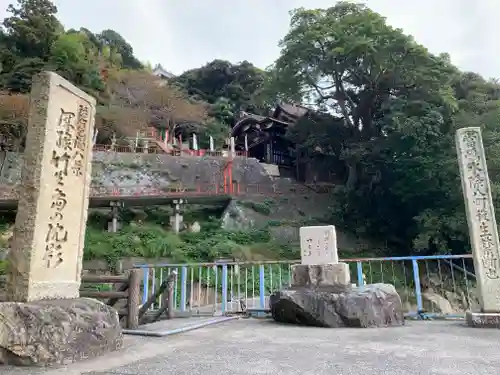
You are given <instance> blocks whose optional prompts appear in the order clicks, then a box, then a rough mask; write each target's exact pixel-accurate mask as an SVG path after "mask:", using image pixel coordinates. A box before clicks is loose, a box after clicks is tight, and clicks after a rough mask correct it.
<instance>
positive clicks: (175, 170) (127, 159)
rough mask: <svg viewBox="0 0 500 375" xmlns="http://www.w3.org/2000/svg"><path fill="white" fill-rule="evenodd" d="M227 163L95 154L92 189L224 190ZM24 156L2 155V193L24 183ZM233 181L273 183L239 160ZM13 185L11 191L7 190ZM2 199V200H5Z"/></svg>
mask: <svg viewBox="0 0 500 375" xmlns="http://www.w3.org/2000/svg"><path fill="white" fill-rule="evenodd" d="M227 161H228V160H227V159H225V158H222V157H194V156H182V157H180V156H170V155H162V154H134V153H115V152H104V151H98V152H94V156H93V166H92V185H93V186H100V187H120V188H128V187H129V188H130V189H131V190H132V191H137V190H138V189H139V188H140V187H144V188H158V189H162V188H168V187H177V186H179V185H181V186H182V187H183V188H196V187H197V186H198V185H201V186H202V188H208V187H209V186H214V185H219V187H222V186H223V170H224V167H225V165H226V164H227ZM21 163H22V154H18V153H13V152H7V153H4V154H3V155H0V165H1V167H0V187H1V189H0V192H1V194H2V195H3V196H5V197H6V198H7V197H11V196H12V194H13V191H12V186H13V185H16V184H18V183H19V182H20V175H21ZM233 180H234V181H237V182H238V183H239V184H240V185H242V186H248V185H255V184H258V185H262V184H270V183H271V180H270V177H269V176H268V174H267V173H266V171H265V170H264V168H263V167H262V166H261V165H260V163H259V162H258V161H257V160H256V159H253V158H235V159H234V162H233ZM6 185H7V186H8V185H10V187H7V188H6V187H5V186H6ZM2 195H0V198H1V196H2Z"/></svg>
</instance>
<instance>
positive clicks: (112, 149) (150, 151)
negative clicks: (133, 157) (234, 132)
mask: <svg viewBox="0 0 500 375" xmlns="http://www.w3.org/2000/svg"><path fill="white" fill-rule="evenodd" d="M93 150H94V151H105V152H125V153H135V154H142V153H144V154H163V155H171V156H180V155H181V151H180V150H179V149H172V150H169V152H165V151H164V150H162V149H159V148H157V147H148V149H147V150H146V148H145V147H136V148H135V150H134V148H132V147H130V146H114V147H111V145H94V148H93ZM182 155H185V156H210V157H221V158H227V157H229V156H230V154H229V151H209V150H190V149H183V150H182ZM236 156H238V157H247V152H246V151H236Z"/></svg>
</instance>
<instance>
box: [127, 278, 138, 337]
mask: <svg viewBox="0 0 500 375" xmlns="http://www.w3.org/2000/svg"><path fill="white" fill-rule="evenodd" d="M128 285H129V286H128V300H127V307H128V314H127V328H128V329H137V328H138V327H139V301H140V293H141V273H140V270H137V269H133V270H130V274H129V279H128Z"/></svg>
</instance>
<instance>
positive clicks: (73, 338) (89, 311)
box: [0, 298, 123, 366]
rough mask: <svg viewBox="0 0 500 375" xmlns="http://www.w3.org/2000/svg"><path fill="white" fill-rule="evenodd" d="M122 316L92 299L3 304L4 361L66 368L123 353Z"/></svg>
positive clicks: (0, 349) (0, 350) (0, 345)
mask: <svg viewBox="0 0 500 375" xmlns="http://www.w3.org/2000/svg"><path fill="white" fill-rule="evenodd" d="M122 345H123V335H122V330H121V327H120V322H119V319H118V313H117V312H116V310H114V309H113V308H112V307H109V306H107V305H106V304H104V303H102V302H100V301H97V300H94V299H90V298H76V299H61V300H47V301H38V302H31V303H18V302H4V303H0V363H2V364H9V365H20V366H47V365H52V364H66V363H69V362H74V361H77V360H81V359H86V358H90V357H95V356H99V355H102V354H104V353H107V352H110V351H115V350H119V349H120V348H121V347H122Z"/></svg>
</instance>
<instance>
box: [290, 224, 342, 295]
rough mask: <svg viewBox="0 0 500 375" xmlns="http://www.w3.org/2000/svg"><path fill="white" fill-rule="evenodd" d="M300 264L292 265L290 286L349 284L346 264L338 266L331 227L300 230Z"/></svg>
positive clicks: (334, 239) (332, 228) (333, 233)
mask: <svg viewBox="0 0 500 375" xmlns="http://www.w3.org/2000/svg"><path fill="white" fill-rule="evenodd" d="M300 252H301V264H297V265H294V266H292V286H314V285H316V286H328V285H330V286H331V285H339V284H340V285H350V283H351V277H350V273H349V265H348V264H347V263H339V256H338V252H337V236H336V232H335V227H334V226H333V225H325V226H311V227H301V228H300Z"/></svg>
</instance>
